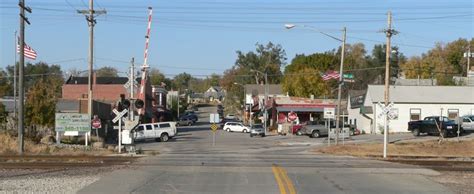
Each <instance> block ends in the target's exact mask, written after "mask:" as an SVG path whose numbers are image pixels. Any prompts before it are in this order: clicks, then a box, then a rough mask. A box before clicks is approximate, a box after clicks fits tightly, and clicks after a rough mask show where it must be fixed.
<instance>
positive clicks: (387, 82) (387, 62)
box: [383, 11, 398, 158]
mask: <svg viewBox="0 0 474 194" xmlns="http://www.w3.org/2000/svg"><path fill="white" fill-rule="evenodd" d="M387 23H388V28H387V29H386V30H384V32H385V34H386V36H387V45H386V51H385V52H386V53H385V92H384V99H385V106H388V103H389V86H390V54H391V52H390V50H391V46H390V41H391V38H392V36H393V35H395V34H397V33H398V32H397V31H395V30H394V29H392V12H390V11H389V12H388V18H387ZM388 133H389V132H388V116H387V114H385V116H384V130H383V134H384V135H383V136H384V138H383V142H384V143H383V158H387V144H388Z"/></svg>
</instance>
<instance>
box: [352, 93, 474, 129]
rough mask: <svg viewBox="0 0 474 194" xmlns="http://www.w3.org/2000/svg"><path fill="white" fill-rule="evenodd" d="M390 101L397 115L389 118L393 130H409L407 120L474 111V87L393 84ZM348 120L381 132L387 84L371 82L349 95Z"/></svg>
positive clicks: (358, 126) (455, 115)
mask: <svg viewBox="0 0 474 194" xmlns="http://www.w3.org/2000/svg"><path fill="white" fill-rule="evenodd" d="M389 94H390V95H389V96H390V100H389V101H390V102H393V103H394V110H395V113H397V114H396V115H398V117H396V118H395V119H393V120H390V125H389V126H390V128H389V130H390V132H392V133H393V132H408V130H407V128H408V122H409V121H412V120H420V119H423V118H424V117H427V116H440V115H442V116H447V117H449V118H451V119H455V118H456V117H458V116H463V115H468V114H474V87H468V86H390V91H389ZM349 99H350V103H349V106H348V113H349V123H351V124H355V125H356V127H357V128H358V129H359V130H364V131H365V132H366V133H381V132H382V131H383V124H384V122H383V118H378V117H377V115H378V114H380V112H381V109H380V107H379V106H378V105H377V103H378V102H381V103H384V86H383V85H369V86H368V89H367V92H363V93H360V92H352V93H350V94H349Z"/></svg>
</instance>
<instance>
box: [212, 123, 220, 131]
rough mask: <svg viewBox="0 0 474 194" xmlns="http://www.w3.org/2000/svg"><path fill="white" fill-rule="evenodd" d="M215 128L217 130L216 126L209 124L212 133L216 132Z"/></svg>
mask: <svg viewBox="0 0 474 194" xmlns="http://www.w3.org/2000/svg"><path fill="white" fill-rule="evenodd" d="M217 128H218V126H217V125H216V124H215V123H212V124H211V130H212V132H216V131H217Z"/></svg>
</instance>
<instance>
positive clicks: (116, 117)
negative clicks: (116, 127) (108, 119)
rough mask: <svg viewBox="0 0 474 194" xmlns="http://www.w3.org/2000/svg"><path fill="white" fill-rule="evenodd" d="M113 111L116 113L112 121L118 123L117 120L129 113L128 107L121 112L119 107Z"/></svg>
mask: <svg viewBox="0 0 474 194" xmlns="http://www.w3.org/2000/svg"><path fill="white" fill-rule="evenodd" d="M112 112H114V113H115V115H117V116H115V118H114V119H113V120H112V122H114V123H116V122H117V121H119V119H121V118H122V117H123V116H124V115H125V114H127V113H128V109H123V110H122V112H119V111H118V110H117V109H114V110H113V111H112Z"/></svg>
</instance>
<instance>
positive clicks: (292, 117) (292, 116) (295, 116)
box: [288, 112, 298, 121]
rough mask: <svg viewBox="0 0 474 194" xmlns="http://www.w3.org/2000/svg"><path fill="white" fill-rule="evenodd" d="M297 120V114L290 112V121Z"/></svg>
mask: <svg viewBox="0 0 474 194" xmlns="http://www.w3.org/2000/svg"><path fill="white" fill-rule="evenodd" d="M297 118H298V115H296V113H295V112H290V113H288V120H290V121H294V120H296V119H297Z"/></svg>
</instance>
